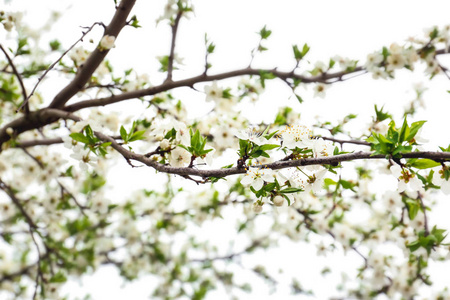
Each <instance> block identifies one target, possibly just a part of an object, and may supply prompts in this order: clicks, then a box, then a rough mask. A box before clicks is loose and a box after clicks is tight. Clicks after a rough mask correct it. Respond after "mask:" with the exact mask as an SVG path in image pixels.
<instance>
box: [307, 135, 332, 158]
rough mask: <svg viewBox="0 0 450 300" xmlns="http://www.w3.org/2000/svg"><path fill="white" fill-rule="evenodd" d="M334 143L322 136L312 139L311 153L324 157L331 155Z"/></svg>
mask: <svg viewBox="0 0 450 300" xmlns="http://www.w3.org/2000/svg"><path fill="white" fill-rule="evenodd" d="M334 148H335V147H334V145H333V143H331V142H330V141H325V140H324V139H322V138H319V139H316V140H313V146H312V149H313V153H314V157H326V156H333V153H334Z"/></svg>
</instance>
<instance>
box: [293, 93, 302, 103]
mask: <svg viewBox="0 0 450 300" xmlns="http://www.w3.org/2000/svg"><path fill="white" fill-rule="evenodd" d="M294 95H295V97H296V98H297V100H298V102H299V103H303V98H302V97H300V96H299V95H297V94H294Z"/></svg>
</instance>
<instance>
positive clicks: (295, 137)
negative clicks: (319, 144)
mask: <svg viewBox="0 0 450 300" xmlns="http://www.w3.org/2000/svg"><path fill="white" fill-rule="evenodd" d="M281 136H282V137H283V146H284V147H286V148H289V149H293V148H295V147H298V148H310V147H311V146H312V143H313V140H312V139H311V137H312V131H311V130H310V129H309V128H307V127H306V126H304V125H298V124H295V125H290V126H286V128H285V129H283V131H281Z"/></svg>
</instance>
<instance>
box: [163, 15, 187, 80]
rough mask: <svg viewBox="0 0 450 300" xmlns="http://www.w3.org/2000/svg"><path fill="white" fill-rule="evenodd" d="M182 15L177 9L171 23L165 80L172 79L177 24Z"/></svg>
mask: <svg viewBox="0 0 450 300" xmlns="http://www.w3.org/2000/svg"><path fill="white" fill-rule="evenodd" d="M182 15H183V12H182V11H179V12H178V13H177V17H176V18H175V22H174V23H173V25H172V43H171V45H170V54H169V62H168V66H167V78H166V80H165V81H172V72H173V61H174V59H175V41H176V38H177V31H178V25H179V24H180V20H181V16H182Z"/></svg>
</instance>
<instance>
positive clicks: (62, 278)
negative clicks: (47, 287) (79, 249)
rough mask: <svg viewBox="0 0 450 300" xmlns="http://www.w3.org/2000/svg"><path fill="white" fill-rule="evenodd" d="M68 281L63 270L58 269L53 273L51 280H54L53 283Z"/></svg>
mask: <svg viewBox="0 0 450 300" xmlns="http://www.w3.org/2000/svg"><path fill="white" fill-rule="evenodd" d="M66 281H67V277H66V276H65V275H64V274H63V273H62V272H61V271H58V272H57V273H56V274H55V275H53V276H52V277H51V278H50V282H52V283H61V282H66Z"/></svg>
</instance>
